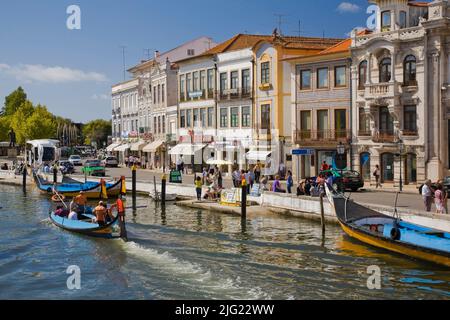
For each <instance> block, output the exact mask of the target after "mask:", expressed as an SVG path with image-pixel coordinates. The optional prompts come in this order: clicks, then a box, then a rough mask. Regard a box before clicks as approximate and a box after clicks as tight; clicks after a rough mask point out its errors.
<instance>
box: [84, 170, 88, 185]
mask: <svg viewBox="0 0 450 320" xmlns="http://www.w3.org/2000/svg"><path fill="white" fill-rule="evenodd" d="M84 183H87V171H86V170H84Z"/></svg>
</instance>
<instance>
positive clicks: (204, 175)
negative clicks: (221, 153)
mask: <svg viewBox="0 0 450 320" xmlns="http://www.w3.org/2000/svg"><path fill="white" fill-rule="evenodd" d="M207 176H208V171H207V170H206V168H203V171H202V184H203V185H205V182H206V177H207Z"/></svg>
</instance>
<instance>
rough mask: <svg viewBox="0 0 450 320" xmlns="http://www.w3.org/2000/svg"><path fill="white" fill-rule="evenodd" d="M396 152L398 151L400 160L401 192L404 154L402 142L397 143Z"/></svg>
mask: <svg viewBox="0 0 450 320" xmlns="http://www.w3.org/2000/svg"><path fill="white" fill-rule="evenodd" d="M398 150H399V158H400V192H402V191H403V168H402V156H403V153H404V152H405V144H404V143H403V141H402V140H399V141H398Z"/></svg>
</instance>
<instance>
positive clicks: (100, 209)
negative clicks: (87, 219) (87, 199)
mask: <svg viewBox="0 0 450 320" xmlns="http://www.w3.org/2000/svg"><path fill="white" fill-rule="evenodd" d="M93 214H94V215H95V222H97V223H98V225H99V226H104V225H105V224H106V223H105V220H106V215H107V209H106V208H105V204H104V202H103V201H100V202H99V203H98V206H96V207H95V209H94V212H93Z"/></svg>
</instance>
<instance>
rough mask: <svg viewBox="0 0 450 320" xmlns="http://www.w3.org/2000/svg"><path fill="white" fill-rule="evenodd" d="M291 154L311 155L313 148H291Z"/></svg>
mask: <svg viewBox="0 0 450 320" xmlns="http://www.w3.org/2000/svg"><path fill="white" fill-rule="evenodd" d="M292 155H293V156H313V155H314V149H293V150H292Z"/></svg>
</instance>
